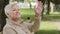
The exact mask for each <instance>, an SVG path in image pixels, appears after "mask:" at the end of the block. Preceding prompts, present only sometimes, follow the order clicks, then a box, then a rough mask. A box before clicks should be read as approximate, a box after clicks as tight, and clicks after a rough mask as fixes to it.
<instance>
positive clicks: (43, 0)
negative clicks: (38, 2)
mask: <svg viewBox="0 0 60 34" xmlns="http://www.w3.org/2000/svg"><path fill="white" fill-rule="evenodd" d="M42 3H43V6H44V4H45V0H42ZM43 13H44V7H43V10H42V16H41V17H42V19H43Z"/></svg>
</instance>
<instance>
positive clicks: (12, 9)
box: [3, 1, 43, 34]
mask: <svg viewBox="0 0 60 34" xmlns="http://www.w3.org/2000/svg"><path fill="white" fill-rule="evenodd" d="M42 9H43V4H42V2H41V1H39V2H38V5H37V6H35V7H34V10H35V22H34V24H33V25H32V24H30V23H24V22H22V19H21V13H20V11H19V6H18V4H17V3H11V4H8V5H7V6H6V7H5V14H6V16H7V17H8V18H6V22H7V23H6V25H5V27H4V28H3V34H33V33H34V32H36V31H37V30H38V29H39V26H40V23H39V21H40V20H41V12H42Z"/></svg>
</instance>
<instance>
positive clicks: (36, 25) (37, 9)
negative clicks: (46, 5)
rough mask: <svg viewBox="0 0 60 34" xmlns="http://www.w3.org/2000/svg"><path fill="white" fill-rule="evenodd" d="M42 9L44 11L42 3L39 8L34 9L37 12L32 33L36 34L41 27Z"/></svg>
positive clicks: (31, 29)
mask: <svg viewBox="0 0 60 34" xmlns="http://www.w3.org/2000/svg"><path fill="white" fill-rule="evenodd" d="M42 9H43V4H42V2H40V3H39V5H38V6H37V7H36V6H35V8H34V10H35V22H34V25H33V26H32V27H31V28H30V31H31V32H36V31H37V30H38V29H39V27H40V21H41V12H42Z"/></svg>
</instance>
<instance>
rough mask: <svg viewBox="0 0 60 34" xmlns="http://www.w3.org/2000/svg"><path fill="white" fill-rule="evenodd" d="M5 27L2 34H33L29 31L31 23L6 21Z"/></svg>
mask: <svg viewBox="0 0 60 34" xmlns="http://www.w3.org/2000/svg"><path fill="white" fill-rule="evenodd" d="M6 22H7V23H6V25H5V27H4V28H3V34H33V33H31V32H30V31H29V28H30V27H31V26H32V24H31V23H25V22H24V23H20V24H16V23H13V21H12V20H10V19H7V20H6Z"/></svg>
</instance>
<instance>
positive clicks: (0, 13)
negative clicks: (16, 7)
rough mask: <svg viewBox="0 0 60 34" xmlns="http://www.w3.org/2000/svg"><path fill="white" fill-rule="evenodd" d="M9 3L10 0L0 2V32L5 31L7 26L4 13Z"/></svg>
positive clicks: (0, 0)
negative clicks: (4, 28)
mask: <svg viewBox="0 0 60 34" xmlns="http://www.w3.org/2000/svg"><path fill="white" fill-rule="evenodd" d="M8 3H9V0H0V32H1V31H2V30H3V27H4V25H5V24H6V15H5V13H4V7H5V6H6V5H7V4H8Z"/></svg>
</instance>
